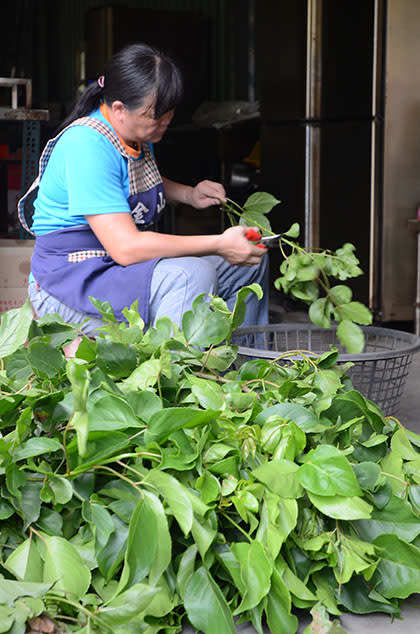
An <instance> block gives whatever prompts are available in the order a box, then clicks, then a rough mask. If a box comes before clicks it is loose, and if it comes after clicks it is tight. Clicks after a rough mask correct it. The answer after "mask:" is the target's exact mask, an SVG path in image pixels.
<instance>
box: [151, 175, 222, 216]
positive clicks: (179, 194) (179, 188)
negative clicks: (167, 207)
mask: <svg viewBox="0 0 420 634" xmlns="http://www.w3.org/2000/svg"><path fill="white" fill-rule="evenodd" d="M162 180H163V186H164V187H165V193H166V198H167V199H168V202H171V203H183V204H184V205H191V207H195V208H196V209H204V208H205V207H211V206H212V205H218V204H219V203H220V201H221V200H223V201H225V200H226V192H225V188H224V187H223V185H222V184H221V183H216V182H214V181H208V180H205V181H201V182H200V183H198V184H197V185H196V186H195V187H191V186H190V185H181V183H175V181H171V180H169V179H168V178H164V177H162Z"/></svg>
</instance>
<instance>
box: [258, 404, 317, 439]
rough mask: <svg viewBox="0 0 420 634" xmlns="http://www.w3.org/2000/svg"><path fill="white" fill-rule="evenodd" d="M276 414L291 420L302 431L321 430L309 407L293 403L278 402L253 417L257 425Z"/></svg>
mask: <svg viewBox="0 0 420 634" xmlns="http://www.w3.org/2000/svg"><path fill="white" fill-rule="evenodd" d="M274 414H275V415H277V416H279V417H281V418H283V419H285V420H291V421H293V422H294V423H295V424H296V425H297V426H298V427H300V429H301V430H302V431H304V432H305V433H308V432H318V431H323V429H324V426H323V425H321V423H320V421H319V418H318V417H317V416H316V415H315V414H314V413H313V412H312V411H311V410H310V409H309V408H306V407H303V406H302V405H297V404H295V403H278V404H276V405H271V407H265V408H264V409H263V411H262V412H260V413H259V414H258V416H257V417H256V418H255V422H256V423H257V425H263V424H264V423H265V421H266V420H267V418H269V417H270V416H273V415H274Z"/></svg>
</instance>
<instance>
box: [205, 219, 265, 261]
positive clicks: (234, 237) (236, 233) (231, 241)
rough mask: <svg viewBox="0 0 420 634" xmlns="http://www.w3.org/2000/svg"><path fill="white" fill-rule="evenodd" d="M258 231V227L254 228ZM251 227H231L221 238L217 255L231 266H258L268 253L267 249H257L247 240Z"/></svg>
mask: <svg viewBox="0 0 420 634" xmlns="http://www.w3.org/2000/svg"><path fill="white" fill-rule="evenodd" d="M252 228H253V229H254V230H255V231H258V228H257V227H252ZM249 229H250V227H242V226H240V225H238V226H236V227H230V228H229V229H226V231H224V232H223V233H222V234H221V235H220V236H219V243H218V249H217V253H218V255H221V256H222V257H223V258H225V260H227V261H228V262H230V264H232V265H233V264H239V265H241V266H253V265H254V264H258V263H259V262H260V260H261V258H262V256H263V255H264V253H265V252H266V250H267V249H266V248H265V247H264V248H261V247H257V246H256V245H255V244H254V243H253V242H250V241H249V240H248V239H247V238H246V233H247V231H249Z"/></svg>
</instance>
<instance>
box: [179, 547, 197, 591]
mask: <svg viewBox="0 0 420 634" xmlns="http://www.w3.org/2000/svg"><path fill="white" fill-rule="evenodd" d="M197 553H198V549H197V546H196V545H195V544H191V546H188V548H187V549H186V550H185V551H184V552H183V553H182V556H181V559H180V561H179V566H178V572H177V575H176V587H177V591H178V592H179V595H180V596H181V598H182V599H184V597H185V590H186V587H187V584H188V581H189V580H190V578H191V576H192V574H193V572H194V568H195V560H196V557H197Z"/></svg>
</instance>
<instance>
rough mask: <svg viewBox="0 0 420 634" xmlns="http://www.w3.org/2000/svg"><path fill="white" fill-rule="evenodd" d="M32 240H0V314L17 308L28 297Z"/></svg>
mask: <svg viewBox="0 0 420 634" xmlns="http://www.w3.org/2000/svg"><path fill="white" fill-rule="evenodd" d="M34 244H35V243H34V241H33V240H9V239H7V238H4V239H0V313H1V312H4V311H5V310H10V309H11V308H19V307H20V306H22V304H24V302H25V300H26V298H27V297H28V290H27V288H28V277H29V273H30V271H31V257H32V252H33V249H34Z"/></svg>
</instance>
